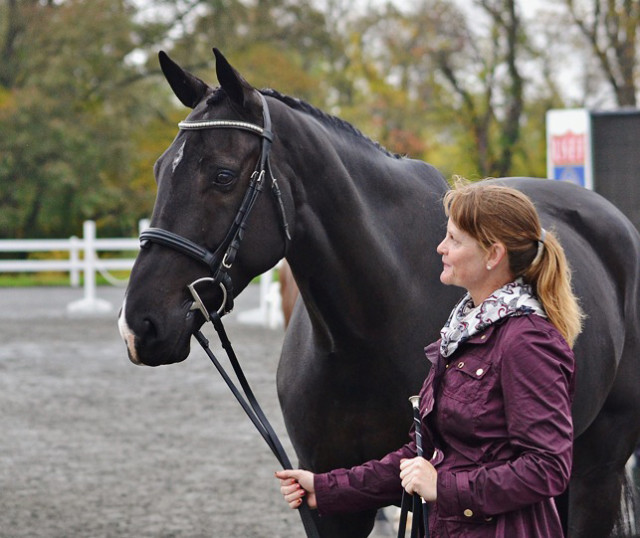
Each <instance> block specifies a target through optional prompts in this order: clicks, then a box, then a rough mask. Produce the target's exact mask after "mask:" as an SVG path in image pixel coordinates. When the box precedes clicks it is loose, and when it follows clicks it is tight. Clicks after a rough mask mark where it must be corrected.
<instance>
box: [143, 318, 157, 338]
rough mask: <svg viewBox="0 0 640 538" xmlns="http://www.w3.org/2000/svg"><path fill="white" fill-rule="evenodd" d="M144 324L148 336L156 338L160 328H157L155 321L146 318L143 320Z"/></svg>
mask: <svg viewBox="0 0 640 538" xmlns="http://www.w3.org/2000/svg"><path fill="white" fill-rule="evenodd" d="M142 326H143V329H144V335H145V336H146V337H150V338H155V337H156V336H158V330H157V329H156V326H155V323H153V321H151V320H150V319H149V318H144V319H143V320H142Z"/></svg>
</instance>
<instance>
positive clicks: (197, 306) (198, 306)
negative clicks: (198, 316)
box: [187, 276, 227, 321]
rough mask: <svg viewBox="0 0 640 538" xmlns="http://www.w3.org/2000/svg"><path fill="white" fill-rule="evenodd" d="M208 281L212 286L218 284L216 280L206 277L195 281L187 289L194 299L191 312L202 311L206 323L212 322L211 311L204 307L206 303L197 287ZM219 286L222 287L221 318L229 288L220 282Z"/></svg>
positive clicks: (219, 309) (219, 311) (219, 312)
mask: <svg viewBox="0 0 640 538" xmlns="http://www.w3.org/2000/svg"><path fill="white" fill-rule="evenodd" d="M207 280H208V281H211V283H212V284H215V283H216V281H215V279H213V278H211V277H210V276H206V277H203V278H199V279H198V280H194V281H193V282H192V283H191V284H189V285H188V286H187V288H189V291H190V292H191V296H192V297H193V304H192V305H191V308H189V310H200V312H201V313H202V315H203V316H204V319H205V320H206V321H211V316H210V315H209V311H208V310H207V307H206V306H205V305H204V302H203V300H202V298H201V297H200V294H199V293H198V292H197V291H196V286H197V285H198V284H199V283H200V282H204V281H207ZM218 284H219V285H220V289H221V290H222V304H221V305H220V308H218V310H217V312H218V315H219V316H221V315H222V314H223V313H224V307H225V306H226V304H227V288H225V287H224V285H223V284H222V282H219V283H218Z"/></svg>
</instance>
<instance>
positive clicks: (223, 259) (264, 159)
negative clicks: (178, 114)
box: [140, 93, 291, 321]
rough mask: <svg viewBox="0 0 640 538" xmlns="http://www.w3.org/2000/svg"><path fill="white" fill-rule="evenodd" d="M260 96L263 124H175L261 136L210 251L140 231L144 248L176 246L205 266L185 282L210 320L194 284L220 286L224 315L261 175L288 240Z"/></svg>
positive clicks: (197, 307)
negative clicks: (230, 215) (237, 199)
mask: <svg viewBox="0 0 640 538" xmlns="http://www.w3.org/2000/svg"><path fill="white" fill-rule="evenodd" d="M258 95H259V96H260V99H261V100H262V117H263V122H264V127H260V126H259V125H255V124H253V123H247V122H243V121H233V120H201V121H187V120H185V121H181V122H180V123H179V124H178V127H179V128H180V129H182V130H185V131H193V130H205V129H241V130H243V131H247V132H250V133H253V134H255V135H258V136H260V137H261V138H262V145H261V148H260V157H259V158H258V163H257V164H256V168H255V170H254V172H253V173H252V174H251V179H250V181H249V186H248V187H247V190H246V192H245V194H244V198H243V199H242V203H241V204H240V207H239V209H238V212H237V213H236V216H235V218H234V219H233V222H232V223H231V226H230V227H229V230H228V231H227V234H226V235H225V238H224V240H223V241H222V243H220V245H219V246H218V248H217V249H216V250H215V251H214V252H211V251H210V250H207V249H206V248H204V247H201V246H200V245H198V244H196V243H194V242H193V241H191V240H190V239H187V238H186V237H183V236H181V235H178V234H175V233H173V232H170V231H168V230H163V229H162V228H148V229H147V230H145V231H143V232H142V233H141V234H140V247H141V248H148V247H149V244H150V243H158V244H160V245H163V246H165V247H169V248H172V249H173V250H177V251H178V252H181V253H182V254H185V255H186V256H189V257H190V258H193V259H194V260H196V261H199V262H201V263H203V264H205V265H206V266H207V267H209V270H210V272H211V275H212V276H209V277H204V278H200V279H198V280H195V281H194V282H192V283H191V284H189V285H188V289H189V291H190V292H191V295H192V296H193V305H192V306H191V309H192V310H200V312H202V314H203V316H204V318H205V320H206V321H210V315H209V310H208V309H207V307H206V306H205V305H204V303H203V301H202V299H201V297H200V295H199V293H198V291H197V289H196V288H197V286H198V285H199V284H201V283H203V282H209V283H211V285H213V286H214V287H215V286H216V285H219V286H220V288H221V290H222V296H223V297H222V304H221V305H220V308H219V309H218V310H217V313H218V314H219V315H224V314H227V313H229V312H231V310H232V309H233V283H232V281H231V276H230V275H229V270H230V269H231V266H232V265H233V262H234V261H235V258H236V254H237V252H238V249H239V248H240V243H241V242H242V239H243V237H244V231H245V228H246V225H247V219H248V218H249V215H250V214H251V210H252V209H253V207H254V205H255V203H256V201H257V199H258V196H259V195H260V193H261V192H262V190H263V189H264V178H265V176H266V175H267V173H268V175H269V177H270V178H271V192H272V194H273V195H274V197H275V199H276V205H277V208H278V214H279V216H280V220H281V224H282V227H283V229H284V234H285V250H286V245H287V244H288V243H287V242H288V241H290V240H291V236H290V235H289V225H288V223H287V218H286V214H285V210H284V204H283V202H282V194H281V192H280V188H279V186H278V183H277V181H276V178H275V177H274V176H273V173H272V171H271V165H270V163H269V153H270V152H271V144H272V142H273V133H272V131H271V115H270V114H269V105H268V104H267V100H266V99H265V98H264V96H263V95H262V94H261V93H258Z"/></svg>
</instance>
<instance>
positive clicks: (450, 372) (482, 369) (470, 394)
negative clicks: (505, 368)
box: [442, 353, 491, 403]
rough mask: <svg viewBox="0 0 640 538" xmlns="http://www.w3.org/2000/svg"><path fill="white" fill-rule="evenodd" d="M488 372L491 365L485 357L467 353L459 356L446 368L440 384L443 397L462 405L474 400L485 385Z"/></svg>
mask: <svg viewBox="0 0 640 538" xmlns="http://www.w3.org/2000/svg"><path fill="white" fill-rule="evenodd" d="M490 370H491V363H490V362H489V361H487V358H486V357H480V356H478V355H472V354H469V353H467V354H463V355H461V356H460V358H458V359H454V360H453V361H451V362H450V363H449V366H448V367H447V371H446V372H445V374H444V379H443V383H442V393H443V395H444V396H446V397H448V398H451V399H453V400H456V401H458V402H463V403H469V402H472V401H474V400H476V399H477V398H478V396H479V394H478V393H479V391H481V389H482V387H485V385H486V378H487V374H488V373H489V371H490Z"/></svg>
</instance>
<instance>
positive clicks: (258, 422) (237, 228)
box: [140, 93, 319, 538]
mask: <svg viewBox="0 0 640 538" xmlns="http://www.w3.org/2000/svg"><path fill="white" fill-rule="evenodd" d="M258 95H259V96H260V99H261V101H262V116H263V123H264V127H260V126H259V125H256V124H253V123H247V122H242V121H234V120H199V121H198V120H196V121H188V120H185V121H181V122H180V123H179V124H178V127H179V128H180V129H182V130H205V129H241V130H244V131H247V132H250V133H253V134H255V135H258V136H260V137H261V139H262V143H261V149H260V157H259V158H258V162H257V164H256V168H255V170H254V172H253V173H252V174H251V178H250V181H249V185H248V187H247V190H246V191H245V194H244V197H243V199H242V202H241V204H240V207H239V209H238V211H237V213H236V216H235V218H234V219H233V222H232V223H231V226H230V227H229V230H228V231H227V233H226V235H225V238H224V240H223V241H222V243H220V245H219V246H218V248H217V249H216V250H215V251H214V252H211V251H210V250H208V249H207V248H205V247H201V246H200V245H198V244H197V243H194V242H193V241H191V240H190V239H187V238H186V237H183V236H181V235H178V234H176V233H173V232H170V231H168V230H164V229H162V228H148V229H146V230H144V231H143V232H142V233H141V234H140V247H141V248H143V249H145V248H148V247H149V246H150V243H157V244H159V245H162V246H165V247H169V248H171V249H173V250H177V251H178V252H180V253H182V254H184V255H186V256H189V257H190V258H193V259H195V260H196V261H199V262H201V263H203V264H204V265H206V266H207V267H208V268H209V271H210V272H211V275H212V276H209V277H204V278H199V279H198V280H195V281H194V282H192V283H191V284H189V285H188V286H187V287H188V289H189V291H190V293H191V295H192V297H193V304H192V306H191V310H199V311H200V312H201V313H202V315H203V316H204V319H205V322H206V321H210V322H211V323H212V324H213V326H214V328H215V329H216V332H217V333H218V336H219V338H220V342H221V343H222V347H223V348H224V350H225V351H226V353H227V356H228V357H229V362H230V363H231V365H232V367H233V370H234V372H235V374H236V377H237V378H238V381H239V383H240V386H241V388H242V393H241V392H240V390H239V389H238V387H237V386H236V385H235V384H234V382H233V381H232V379H231V378H230V377H229V375H228V374H227V372H226V371H225V370H224V368H223V367H222V365H221V364H220V362H219V361H218V359H217V358H216V356H215V355H214V354H213V352H212V351H211V349H210V347H209V341H208V340H207V339H206V338H205V336H204V335H203V334H202V332H201V331H200V330H196V331H195V332H194V333H193V334H194V336H195V338H196V340H198V342H199V343H200V345H201V346H202V348H203V349H204V351H205V353H206V354H207V356H208V357H209V359H210V360H211V362H212V363H213V364H214V366H215V367H216V369H217V370H218V372H219V373H220V375H221V376H222V378H223V379H224V380H225V382H226V383H227V385H228V386H229V389H230V390H231V392H232V393H233V395H234V396H235V398H236V400H238V402H239V403H240V405H241V406H242V409H243V410H244V411H245V413H246V414H247V416H248V417H249V419H250V420H251V422H252V423H253V424H254V426H255V427H256V429H257V430H258V432H259V433H260V435H261V436H262V437H263V439H264V440H265V442H266V443H267V445H268V446H269V448H270V449H271V451H272V452H273V454H274V455H275V457H276V459H277V460H278V461H279V463H280V465H282V467H283V468H284V469H291V468H292V466H291V461H290V460H289V458H288V457H287V454H286V452H285V450H284V448H283V447H282V443H281V442H280V440H279V439H278V436H277V434H276V433H275V431H274V429H273V427H272V426H271V424H270V423H269V421H268V419H267V417H266V416H265V414H264V412H263V411H262V408H261V407H260V404H259V403H258V401H257V399H256V397H255V395H254V394H253V391H252V390H251V387H250V386H249V383H248V381H247V378H246V376H245V375H244V372H243V371H242V367H241V366H240V363H239V361H238V359H237V357H236V354H235V351H234V350H233V346H232V345H231V342H230V340H229V338H228V337H227V334H226V331H225V329H224V326H223V324H222V319H221V316H224V315H225V314H228V313H229V312H231V310H232V309H233V299H234V294H233V283H232V281H231V276H230V275H229V270H230V269H231V267H232V265H233V262H234V261H235V258H236V254H237V252H238V249H239V248H240V243H241V242H242V239H243V237H244V231H245V228H246V225H247V220H248V218H249V215H250V214H251V211H252V209H253V207H254V205H255V203H256V201H257V199H258V196H259V195H260V193H261V192H262V191H263V190H264V179H265V176H266V175H267V174H268V175H269V178H270V180H271V192H272V194H273V196H274V198H275V200H276V205H277V208H278V214H279V216H280V220H281V225H282V228H283V230H284V235H285V252H286V246H288V242H289V241H291V236H290V234H289V225H288V222H287V218H286V214H285V210H284V204H283V202H282V194H281V192H280V188H279V186H278V183H277V181H276V178H275V177H274V175H273V173H272V171H271V166H270V164H269V154H270V151H271V145H272V143H273V132H272V131H271V115H270V113H269V106H268V104H267V100H266V99H265V97H264V96H263V95H262V94H261V93H258ZM207 282H208V283H210V284H211V285H212V286H214V287H215V286H216V285H219V286H220V288H221V290H222V304H221V305H220V307H219V308H218V309H217V310H209V309H208V308H207V306H206V305H205V304H204V301H203V300H202V298H201V297H200V294H199V293H198V290H197V287H198V285H199V284H201V283H207ZM243 393H244V394H243ZM299 512H300V517H301V518H302V523H303V525H304V528H305V531H306V534H307V536H308V537H309V538H319V534H318V530H317V527H316V524H315V521H314V520H313V516H312V515H311V511H310V509H309V506H308V505H307V503H306V502H305V501H303V503H302V505H301V506H300V508H299Z"/></svg>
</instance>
